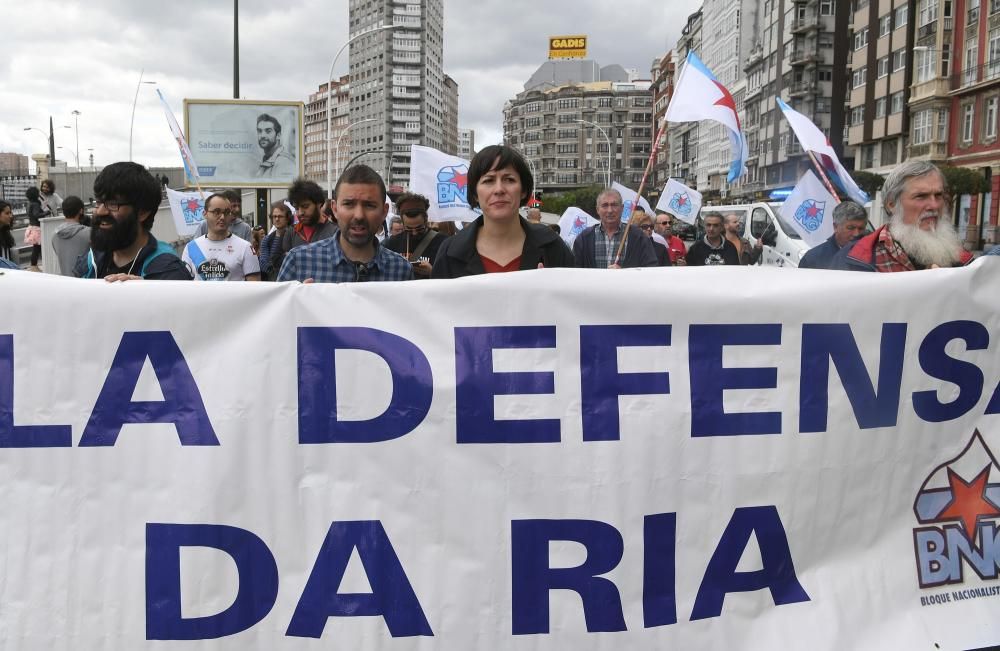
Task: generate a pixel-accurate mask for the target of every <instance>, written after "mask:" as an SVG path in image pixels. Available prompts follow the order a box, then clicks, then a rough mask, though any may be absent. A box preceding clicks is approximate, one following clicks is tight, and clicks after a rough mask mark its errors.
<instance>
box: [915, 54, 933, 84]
mask: <svg viewBox="0 0 1000 651" xmlns="http://www.w3.org/2000/svg"><path fill="white" fill-rule="evenodd" d="M915 54H916V55H917V61H916V67H917V71H916V72H917V74H916V77H917V83H922V82H925V81H930V80H931V79H934V74H935V71H936V64H937V61H935V58H936V56H937V50H917V52H916V53H915Z"/></svg>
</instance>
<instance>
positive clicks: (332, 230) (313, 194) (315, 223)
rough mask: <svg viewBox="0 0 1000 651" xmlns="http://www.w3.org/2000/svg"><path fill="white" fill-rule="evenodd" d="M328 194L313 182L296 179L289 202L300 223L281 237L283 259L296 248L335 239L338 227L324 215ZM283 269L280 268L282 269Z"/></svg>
mask: <svg viewBox="0 0 1000 651" xmlns="http://www.w3.org/2000/svg"><path fill="white" fill-rule="evenodd" d="M325 201H326V193H325V192H323V188H321V187H319V185H317V184H316V183H315V182H313V181H306V180H305V179H295V182H294V183H292V187H290V188H288V202H289V203H290V204H292V207H293V208H295V217H296V218H297V219H298V223H297V224H295V226H294V227H293V228H286V229H285V234H284V235H283V236H282V237H281V257H284V256H285V255H288V252H289V251H291V250H292V249H294V248H297V247H300V246H305V245H306V244H312V243H313V242H319V241H320V240H326V239H329V238H331V237H333V236H334V235H335V234H336V232H337V226H336V224H335V223H334V222H333V220H328V219H326V218H325V217H324V216H323V215H322V211H323V204H324V202H325ZM280 268H281V267H278V269H280Z"/></svg>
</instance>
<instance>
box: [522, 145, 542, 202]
mask: <svg viewBox="0 0 1000 651" xmlns="http://www.w3.org/2000/svg"><path fill="white" fill-rule="evenodd" d="M521 157H522V158H524V160H525V162H526V163H528V168H529V169H530V170H531V177H532V178H533V179H535V182H534V183H532V184H531V198H532V199H537V198H538V197H537V196H536V195H537V194H538V184H539V183H540V182H541V179H539V178H538V172H537V171H535V163H534V161H532V160H531V159H530V158H528V152H526V151H522V152H521Z"/></svg>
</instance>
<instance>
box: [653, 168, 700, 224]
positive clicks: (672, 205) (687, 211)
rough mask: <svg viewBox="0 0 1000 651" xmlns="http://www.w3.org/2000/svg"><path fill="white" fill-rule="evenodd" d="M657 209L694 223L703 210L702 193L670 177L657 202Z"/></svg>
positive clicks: (685, 221) (687, 222)
mask: <svg viewBox="0 0 1000 651" xmlns="http://www.w3.org/2000/svg"><path fill="white" fill-rule="evenodd" d="M656 209H657V210H662V211H663V212H668V213H670V214H671V215H673V216H674V217H676V218H677V219H679V220H681V221H682V222H684V223H685V224H691V225H692V226H693V225H694V222H695V220H696V219H698V213H699V212H701V193H700V192H698V191H697V190H692V189H691V188H689V187H688V186H686V185H684V184H683V183H681V182H680V181H675V180H674V179H669V180H668V181H667V184H666V185H665V186H663V192H661V193H660V200H659V201H657V202H656Z"/></svg>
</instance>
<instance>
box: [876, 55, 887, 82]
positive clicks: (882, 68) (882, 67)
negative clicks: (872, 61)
mask: <svg viewBox="0 0 1000 651" xmlns="http://www.w3.org/2000/svg"><path fill="white" fill-rule="evenodd" d="M876 63H877V66H876V67H877V69H878V73H877V75H876V78H877V79H881V78H882V77H885V76H886V75H888V74H889V57H887V56H886V57H882V58H881V59H879V60H878V61H877V62H876Z"/></svg>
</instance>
